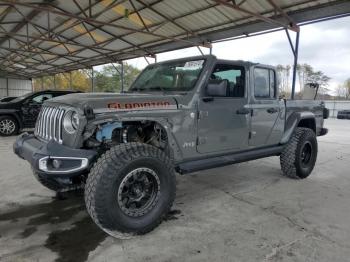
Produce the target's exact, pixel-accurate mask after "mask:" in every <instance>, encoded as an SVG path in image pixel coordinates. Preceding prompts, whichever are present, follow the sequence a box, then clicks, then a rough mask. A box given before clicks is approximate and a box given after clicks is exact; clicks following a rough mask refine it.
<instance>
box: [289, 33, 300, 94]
mask: <svg viewBox="0 0 350 262" xmlns="http://www.w3.org/2000/svg"><path fill="white" fill-rule="evenodd" d="M299 37H300V30H299V31H298V32H296V37H295V47H294V52H293V53H294V65H293V81H292V94H291V98H292V100H293V99H294V96H295V83H296V78H297V66H298V55H299Z"/></svg>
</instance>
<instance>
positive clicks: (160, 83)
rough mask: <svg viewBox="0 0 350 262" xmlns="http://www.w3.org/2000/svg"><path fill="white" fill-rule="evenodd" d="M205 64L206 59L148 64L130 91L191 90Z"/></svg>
mask: <svg viewBox="0 0 350 262" xmlns="http://www.w3.org/2000/svg"><path fill="white" fill-rule="evenodd" d="M203 66H204V59H201V60H189V61H180V62H169V63H165V64H155V65H151V66H148V67H147V68H146V69H145V70H143V71H142V73H141V74H140V76H139V77H138V78H137V79H136V81H135V82H134V83H133V85H132V86H131V88H130V91H142V90H146V91H189V90H191V89H192V88H193V87H194V86H195V84H196V83H197V80H198V77H199V75H200V73H201V71H202V69H203Z"/></svg>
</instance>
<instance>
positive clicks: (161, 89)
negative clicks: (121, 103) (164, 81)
mask: <svg viewBox="0 0 350 262" xmlns="http://www.w3.org/2000/svg"><path fill="white" fill-rule="evenodd" d="M151 90H159V91H163V92H166V90H165V89H164V88H163V87H161V86H151V87H147V88H141V87H137V88H136V87H135V88H132V89H130V91H151Z"/></svg>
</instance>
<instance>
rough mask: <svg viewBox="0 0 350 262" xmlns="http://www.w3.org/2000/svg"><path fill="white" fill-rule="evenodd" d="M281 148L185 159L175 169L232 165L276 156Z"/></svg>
mask: <svg viewBox="0 0 350 262" xmlns="http://www.w3.org/2000/svg"><path fill="white" fill-rule="evenodd" d="M283 148H284V146H283V145H282V146H274V147H267V148H266V147H265V148H261V149H254V150H249V151H244V152H239V153H232V154H225V155H219V156H214V157H209V158H205V159H196V160H191V161H186V162H182V163H179V164H177V165H176V171H177V172H178V173H180V174H187V173H192V172H196V171H200V170H205V169H210V168H216V167H221V166H227V165H232V164H236V163H241V162H246V161H250V160H255V159H259V158H264V157H269V156H278V155H279V154H280V153H281V152H282V150H283Z"/></svg>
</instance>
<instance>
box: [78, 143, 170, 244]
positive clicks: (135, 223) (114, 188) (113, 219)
mask: <svg viewBox="0 0 350 262" xmlns="http://www.w3.org/2000/svg"><path fill="white" fill-rule="evenodd" d="M139 168H149V169H152V170H153V171H154V172H155V173H156V174H157V176H158V177H159V181H160V182H159V185H160V187H159V191H158V196H159V197H158V198H157V201H154V204H152V206H151V208H150V209H148V210H147V212H145V213H144V214H141V215H140V216H138V217H134V216H130V215H128V214H126V213H125V211H123V210H122V207H121V206H120V204H119V202H118V197H119V195H118V193H119V191H120V190H119V189H120V185H121V184H122V182H123V181H124V180H123V179H125V177H127V176H128V174H130V173H131V172H133V171H134V170H137V169H139ZM175 193H176V181H175V173H174V166H173V162H172V160H171V159H170V157H169V156H168V155H167V154H165V153H164V152H163V151H161V150H160V149H158V148H156V147H154V146H151V145H147V144H142V143H127V144H121V145H118V146H115V147H113V148H111V149H110V150H109V151H107V152H106V153H104V154H103V155H101V157H100V158H99V159H98V160H97V162H96V163H95V165H94V166H93V168H92V169H91V171H90V174H89V176H88V179H87V181H86V185H85V204H86V207H87V210H88V213H89V214H90V216H91V217H92V219H93V220H94V222H95V223H96V224H97V225H98V226H99V227H100V228H101V229H102V230H104V231H105V232H106V233H108V234H110V235H112V236H114V237H116V238H121V239H126V238H130V237H132V236H134V235H141V234H145V233H148V232H150V231H152V230H153V229H154V228H155V227H157V226H158V225H159V224H160V223H161V221H162V220H163V218H164V217H165V216H166V215H167V214H168V213H169V211H170V208H171V206H172V204H173V202H174V199H175Z"/></svg>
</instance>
